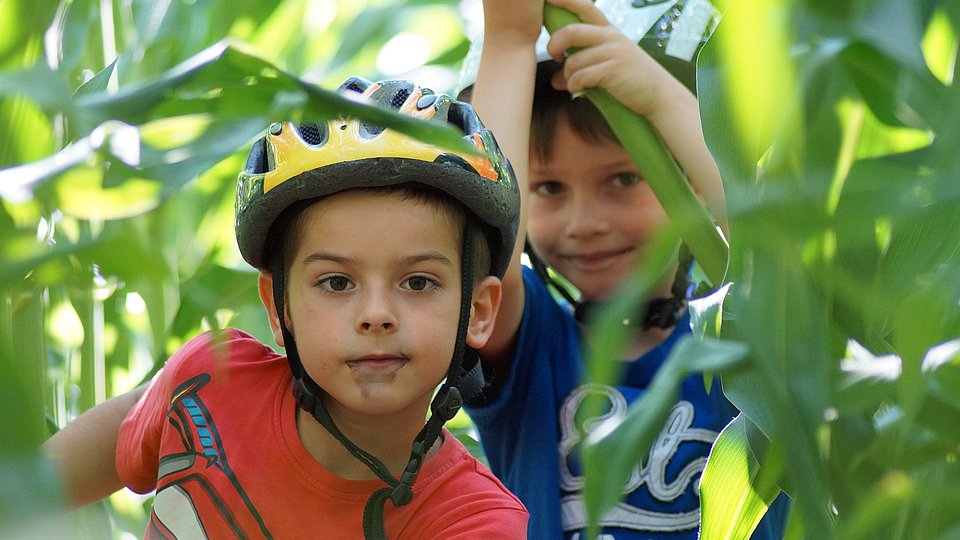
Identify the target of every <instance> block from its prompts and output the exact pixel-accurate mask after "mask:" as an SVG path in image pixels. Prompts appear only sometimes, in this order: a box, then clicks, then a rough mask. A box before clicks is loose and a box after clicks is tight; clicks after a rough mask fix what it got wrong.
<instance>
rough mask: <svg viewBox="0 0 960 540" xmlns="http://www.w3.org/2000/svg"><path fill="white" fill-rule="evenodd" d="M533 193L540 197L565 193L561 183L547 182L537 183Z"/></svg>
mask: <svg viewBox="0 0 960 540" xmlns="http://www.w3.org/2000/svg"><path fill="white" fill-rule="evenodd" d="M533 191H534V192H535V193H537V194H538V195H546V196H550V195H559V194H560V193H562V192H563V184H561V183H560V182H554V181H552V180H551V181H546V182H537V183H536V184H534V186H533Z"/></svg>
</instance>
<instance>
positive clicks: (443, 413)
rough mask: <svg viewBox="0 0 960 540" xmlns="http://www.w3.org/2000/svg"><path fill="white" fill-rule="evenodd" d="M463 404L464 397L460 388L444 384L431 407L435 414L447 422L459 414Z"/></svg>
mask: <svg viewBox="0 0 960 540" xmlns="http://www.w3.org/2000/svg"><path fill="white" fill-rule="evenodd" d="M461 406H463V398H462V397H461V396H460V390H459V389H458V388H457V387H456V386H446V385H444V386H443V387H442V388H440V391H439V392H437V396H436V397H435V398H434V399H433V403H432V404H431V406H430V409H431V411H432V412H433V414H435V415H437V416H439V417H440V418H442V419H443V421H444V422H447V421H449V420H451V419H452V418H453V417H454V416H456V415H457V412H458V411H459V410H460V407H461Z"/></svg>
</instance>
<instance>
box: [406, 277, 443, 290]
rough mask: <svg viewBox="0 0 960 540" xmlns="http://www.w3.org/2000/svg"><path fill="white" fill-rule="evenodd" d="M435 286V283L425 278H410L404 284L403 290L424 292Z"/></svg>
mask: <svg viewBox="0 0 960 540" xmlns="http://www.w3.org/2000/svg"><path fill="white" fill-rule="evenodd" d="M437 286H438V284H437V282H436V281H434V280H432V279H430V278H428V277H426V276H411V277H409V278H407V280H406V281H405V282H404V288H406V289H410V290H412V291H426V290H428V289H432V288H435V287H437Z"/></svg>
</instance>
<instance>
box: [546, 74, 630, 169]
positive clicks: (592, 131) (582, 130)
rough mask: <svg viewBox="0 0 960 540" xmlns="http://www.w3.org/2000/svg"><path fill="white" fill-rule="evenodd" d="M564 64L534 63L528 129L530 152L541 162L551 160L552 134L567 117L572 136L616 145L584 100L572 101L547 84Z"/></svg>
mask: <svg viewBox="0 0 960 540" xmlns="http://www.w3.org/2000/svg"><path fill="white" fill-rule="evenodd" d="M562 69H563V64H561V63H559V62H555V61H553V60H548V61H546V62H540V63H539V64H537V79H536V87H535V90H534V94H533V116H532V118H531V126H530V150H531V151H532V152H535V153H536V156H537V157H539V158H540V159H541V160H547V159H550V158H551V155H550V150H551V146H552V143H553V134H554V133H556V127H557V121H558V119H559V118H561V117H562V118H566V119H567V121H568V122H569V123H570V127H571V128H572V129H573V131H574V133H576V134H577V135H579V136H580V137H581V138H583V139H584V140H587V141H592V142H600V141H612V142H615V143H617V144H619V140H618V139H617V136H616V135H614V134H613V130H611V129H610V125H609V124H607V121H606V120H604V118H603V115H602V114H600V111H599V110H597V108H596V106H594V104H593V103H592V102H591V101H590V100H589V99H586V98H582V97H581V98H576V99H574V98H573V97H572V96H571V95H570V92H567V91H566V90H557V89H555V88H554V87H553V85H552V84H551V83H550V79H551V78H552V77H553V74H554V73H557V72H558V71H561V70H562Z"/></svg>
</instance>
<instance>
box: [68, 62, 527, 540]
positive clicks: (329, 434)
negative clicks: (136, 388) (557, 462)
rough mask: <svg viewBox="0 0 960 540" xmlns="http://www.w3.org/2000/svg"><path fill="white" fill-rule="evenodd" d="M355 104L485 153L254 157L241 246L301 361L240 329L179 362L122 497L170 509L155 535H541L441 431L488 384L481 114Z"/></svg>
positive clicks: (423, 96) (499, 211)
mask: <svg viewBox="0 0 960 540" xmlns="http://www.w3.org/2000/svg"><path fill="white" fill-rule="evenodd" d="M341 91H342V92H345V93H354V94H357V95H358V96H359V98H360V99H363V100H365V101H368V102H370V103H373V104H377V105H380V106H384V107H387V108H393V109H395V110H398V111H399V112H400V113H401V114H407V115H410V116H413V117H416V118H421V119H425V120H430V121H438V122H446V123H448V124H450V125H452V126H454V127H456V128H458V129H460V130H461V131H462V132H463V133H464V140H465V141H468V142H469V143H471V144H472V145H473V146H474V147H475V148H476V150H478V151H479V153H480V155H471V154H469V153H465V154H462V155H460V154H457V153H454V152H452V151H448V150H445V149H441V148H439V147H436V146H433V145H430V144H426V143H422V142H420V141H417V140H415V139H412V138H409V137H406V136H404V135H401V134H399V133H397V132H394V131H392V130H384V129H383V128H381V127H379V126H376V125H370V124H367V123H364V122H360V121H357V120H353V119H336V120H332V121H329V122H325V123H316V124H300V125H295V124H292V123H278V124H274V125H273V126H271V127H270V129H269V130H268V132H267V133H266V134H265V136H264V137H263V138H261V139H260V140H259V141H257V143H255V144H254V146H253V148H252V150H251V152H250V155H249V158H248V160H247V164H246V167H245V169H244V171H243V172H242V173H241V174H240V178H239V182H238V188H237V204H236V208H237V212H236V232H237V241H238V244H239V247H240V252H241V254H242V255H243V257H244V259H245V260H246V261H247V262H249V263H250V264H251V265H252V266H254V267H255V268H258V269H259V270H260V277H259V288H260V295H261V298H262V300H263V303H264V306H265V307H266V310H267V314H268V316H269V319H270V325H271V328H272V329H273V334H274V338H275V340H276V342H277V344H278V345H281V346H283V347H284V348H285V349H286V352H287V357H286V358H284V357H283V356H281V355H279V354H276V353H275V352H273V350H272V349H270V348H269V347H268V346H267V345H265V344H263V343H260V342H259V341H257V340H255V339H254V338H252V337H250V336H249V335H246V334H244V333H243V332H241V331H239V330H235V329H229V330H226V331H224V332H221V333H213V334H211V333H208V334H204V335H201V336H199V337H197V338H195V339H193V340H191V341H190V342H188V343H187V344H186V345H184V346H183V347H182V348H181V349H180V350H178V351H177V352H176V353H175V354H174V355H173V356H172V357H171V358H170V359H169V360H168V362H167V363H166V364H165V367H164V369H163V370H162V371H161V373H160V374H159V375H158V376H157V377H156V378H155V379H154V380H153V381H152V383H151V385H150V387H149V388H148V389H147V390H146V392H145V394H144V395H143V396H142V397H140V399H139V401H138V402H137V403H136V405H135V406H134V407H133V408H132V410H131V411H130V413H129V414H128V415H127V416H126V419H125V420H124V421H123V424H122V425H121V427H120V430H119V436H118V443H117V448H116V473H117V474H118V475H119V478H120V479H121V480H122V482H123V483H124V484H125V485H127V486H128V487H130V488H131V489H133V490H134V491H137V492H140V493H146V492H149V491H152V490H156V496H155V498H154V503H153V510H152V513H151V517H150V524H149V525H148V529H147V537H152V538H167V537H171V536H172V537H181V538H182V537H191V538H193V537H214V538H218V537H227V536H230V537H240V536H242V537H286V538H289V537H323V538H360V537H362V536H365V537H367V538H385V537H389V538H410V539H421V538H480V537H482V538H522V537H524V536H525V532H526V522H527V513H526V510H525V509H524V507H523V505H522V504H521V503H520V502H519V501H518V500H517V499H516V497H514V496H513V495H512V494H510V493H509V491H507V490H506V489H505V488H504V487H503V485H502V484H501V483H500V482H499V481H498V480H497V479H496V478H495V477H494V476H493V475H492V474H491V473H490V472H489V470H487V469H486V468H485V467H484V466H483V465H481V464H480V463H479V462H477V461H476V460H475V459H474V458H473V457H472V456H470V455H469V453H468V452H467V450H466V449H465V448H464V447H463V445H462V444H461V443H460V442H459V441H457V439H456V438H455V437H453V436H452V435H451V434H450V433H449V432H448V431H446V430H445V429H444V428H443V423H444V422H445V421H446V420H449V419H450V418H451V417H452V416H453V415H454V414H455V413H456V412H457V410H458V409H459V407H460V405H461V403H462V402H463V400H464V399H469V398H470V397H472V396H473V395H475V394H477V393H479V391H480V390H481V388H482V386H483V380H482V375H481V374H480V369H479V364H478V363H477V358H476V349H478V348H480V347H482V346H483V344H484V343H485V342H486V339H487V337H488V336H489V334H490V332H491V331H492V323H493V320H494V319H495V316H496V312H497V309H498V305H499V300H500V281H499V279H498V277H499V276H500V275H502V274H503V271H504V270H505V268H506V264H507V261H509V259H510V256H511V250H512V248H513V245H514V242H515V236H516V227H517V211H518V207H519V194H518V192H517V185H516V182H515V180H514V178H513V174H512V171H511V169H510V165H509V163H508V162H506V160H504V159H503V157H502V155H501V154H500V152H499V149H498V147H497V144H496V142H495V141H494V139H493V138H492V136H491V134H490V132H489V131H487V130H485V129H484V128H483V126H482V125H481V124H480V122H479V120H478V119H477V117H476V115H475V113H474V112H473V109H472V108H471V107H470V106H469V105H467V104H465V103H460V102H457V101H454V100H451V99H450V98H449V97H447V96H444V95H436V94H433V93H432V92H431V91H430V90H428V89H421V88H418V87H417V86H416V85H414V84H413V83H410V82H407V81H384V82H378V83H370V82H368V81H364V80H362V79H357V78H353V79H350V80H348V81H347V82H346V83H344V84H343V85H342V86H341ZM441 382H443V385H441V386H440V389H439V391H437V392H436V397H434V392H435V390H437V386H438V385H439V384H440V383H441ZM431 398H433V399H432V402H431ZM428 410H429V413H430V415H429V419H428V420H427V422H426V425H424V418H425V417H426V415H427V413H428ZM411 448H412V450H411ZM55 453H56V452H55ZM116 487H117V488H118V487H119V486H116Z"/></svg>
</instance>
